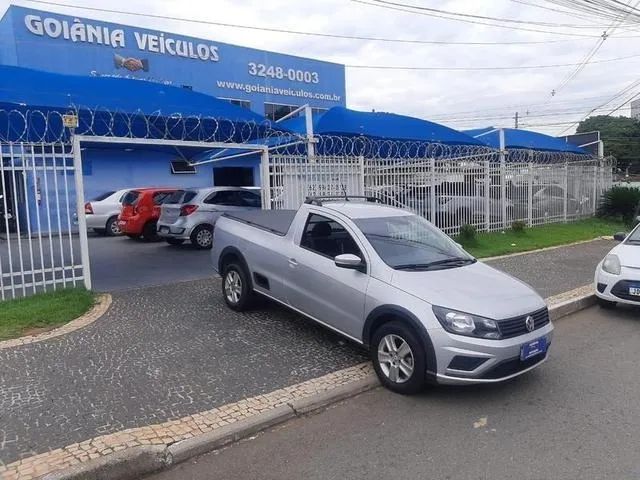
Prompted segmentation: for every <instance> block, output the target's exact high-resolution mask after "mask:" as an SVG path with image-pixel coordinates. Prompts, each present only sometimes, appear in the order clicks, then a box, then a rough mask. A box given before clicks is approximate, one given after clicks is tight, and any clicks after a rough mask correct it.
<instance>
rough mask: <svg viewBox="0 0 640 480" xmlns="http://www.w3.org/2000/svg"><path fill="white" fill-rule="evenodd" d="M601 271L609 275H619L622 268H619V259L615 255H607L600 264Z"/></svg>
mask: <svg viewBox="0 0 640 480" xmlns="http://www.w3.org/2000/svg"><path fill="white" fill-rule="evenodd" d="M602 270H604V271H605V272H607V273H610V274H611V275H620V272H621V271H622V268H621V267H620V259H619V258H618V256H617V255H613V254H611V255H607V256H606V257H605V259H604V261H603V262H602Z"/></svg>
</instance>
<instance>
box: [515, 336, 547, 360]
mask: <svg viewBox="0 0 640 480" xmlns="http://www.w3.org/2000/svg"><path fill="white" fill-rule="evenodd" d="M546 351H547V337H541V338H538V339H536V340H534V341H532V342H528V343H525V344H524V345H522V347H521V348H520V360H528V359H529V358H531V357H535V356H536V355H540V354H543V353H545V352H546Z"/></svg>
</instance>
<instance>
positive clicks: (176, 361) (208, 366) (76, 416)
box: [0, 241, 614, 464]
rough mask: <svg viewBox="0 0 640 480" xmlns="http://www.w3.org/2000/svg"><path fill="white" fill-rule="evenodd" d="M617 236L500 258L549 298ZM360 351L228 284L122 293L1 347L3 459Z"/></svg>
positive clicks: (287, 378)
mask: <svg viewBox="0 0 640 480" xmlns="http://www.w3.org/2000/svg"><path fill="white" fill-rule="evenodd" d="M613 244H614V243H613V242H610V241H596V242H592V243H588V244H582V245H576V246H572V247H566V248H560V249H555V250H549V251H546V252H542V253H532V254H528V255H524V256H519V257H510V258H506V259H499V260H495V261H492V262H490V263H491V264H492V265H493V266H496V267H498V268H502V269H504V270H505V271H507V272H509V273H512V274H514V275H515V276H519V277H521V278H523V280H525V281H528V282H529V283H531V284H532V285H533V286H534V287H535V288H537V289H538V290H539V291H540V292H541V293H542V294H543V295H544V296H545V297H548V296H550V295H555V294H559V293H562V292H565V291H567V290H570V289H572V288H574V287H577V286H582V285H585V284H588V283H590V282H591V278H592V275H593V269H594V268H595V265H596V264H597V263H598V262H599V261H600V259H601V258H602V256H603V255H604V254H605V253H606V251H607V250H608V249H609V248H611V246H612V245H613ZM365 359H366V355H365V352H363V351H362V350H361V349H360V348H358V347H356V346H354V345H353V344H351V343H349V342H347V341H345V340H343V339H342V338H341V337H338V336H337V335H335V334H333V333H331V332H329V331H327V330H325V329H323V328H321V327H319V326H317V325H315V324H313V323H311V322H308V321H306V320H305V319H303V318H301V317H300V316H299V315H296V314H293V313H291V312H289V311H286V310H284V309H282V308H280V307H277V306H275V305H273V304H268V303H266V304H265V305H264V307H262V308H261V309H258V310H255V311H253V312H250V313H247V314H237V313H234V312H231V311H230V310H229V309H228V308H227V307H226V306H225V305H224V302H223V301H222V298H221V296H220V294H219V281H218V280H215V281H212V280H200V281H193V282H186V283H181V284H177V285H170V286H161V287H153V288H146V289H140V290H131V291H126V292H117V293H115V294H114V295H113V305H112V308H111V309H110V311H109V312H108V313H107V314H106V315H105V316H104V317H103V318H102V319H100V320H98V321H97V322H95V323H94V324H92V325H90V326H88V327H86V328H84V329H82V330H79V331H76V332H74V333H71V334H69V335H66V336H63V337H58V338H56V339H53V340H51V341H45V342H41V343H35V344H30V345H25V346H23V347H16V348H11V349H7V350H0V365H2V367H3V368H2V369H0V463H5V464H8V463H11V462H14V461H16V460H18V459H20V458H24V457H27V456H31V455H34V454H38V453H42V452H47V451H49V450H52V449H55V448H59V447H63V446H65V445H69V444H71V443H75V442H81V441H84V440H87V439H90V438H93V437H96V436H99V435H104V434H107V433H112V432H117V431H120V430H123V429H127V428H132V427H141V426H145V425H151V424H157V423H161V422H164V421H166V420H171V419H176V418H180V417H184V416H187V415H193V414H195V413H198V412H202V411H204V410H208V409H212V408H214V407H217V406H222V405H225V404H228V403H231V402H236V401H239V400H241V399H244V398H247V397H253V396H256V395H261V394H266V393H268V392H272V391H273V390H276V389H280V388H284V387H287V386H290V385H295V384H299V383H301V382H304V381H306V380H310V379H313V378H316V377H319V376H322V375H326V374H328V373H331V372H334V371H336V370H339V369H343V368H346V367H350V366H353V365H357V364H359V363H361V362H363V361H365Z"/></svg>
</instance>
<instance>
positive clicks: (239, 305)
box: [222, 262, 255, 312]
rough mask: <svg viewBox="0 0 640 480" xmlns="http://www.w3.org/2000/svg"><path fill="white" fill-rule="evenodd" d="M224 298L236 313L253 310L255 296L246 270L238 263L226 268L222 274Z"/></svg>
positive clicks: (228, 265)
mask: <svg viewBox="0 0 640 480" xmlns="http://www.w3.org/2000/svg"><path fill="white" fill-rule="evenodd" d="M222 297H223V298H224V301H225V303H226V304H227V306H228V307H229V308H230V309H232V310H235V311H236V312H244V311H245V310H248V309H249V308H251V305H252V304H253V301H254V297H255V294H254V293H253V287H252V286H251V282H250V280H249V275H248V273H247V271H246V270H245V268H244V267H243V266H242V265H240V264H238V263H235V262H234V263H229V264H227V265H225V266H224V271H223V273H222Z"/></svg>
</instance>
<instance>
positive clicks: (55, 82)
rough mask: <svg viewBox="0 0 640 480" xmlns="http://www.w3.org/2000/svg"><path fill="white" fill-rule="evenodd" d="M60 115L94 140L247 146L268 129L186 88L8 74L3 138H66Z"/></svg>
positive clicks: (19, 71)
mask: <svg viewBox="0 0 640 480" xmlns="http://www.w3.org/2000/svg"><path fill="white" fill-rule="evenodd" d="M52 112H54V113H56V112H58V113H68V112H73V113H77V115H78V117H79V125H78V128H77V133H81V134H92V135H108V136H124V137H127V136H130V137H144V138H166V136H167V132H168V131H169V132H170V131H171V130H172V129H180V131H179V132H177V131H176V132H172V133H173V134H174V135H175V136H176V137H177V136H180V138H181V139H184V140H202V137H203V136H205V135H206V137H207V139H209V140H211V141H214V140H218V141H219V140H220V138H224V140H223V141H236V142H239V141H248V140H251V139H254V138H257V137H260V136H262V135H264V130H265V129H266V128H268V122H266V121H265V119H264V117H262V116H260V115H258V114H256V113H254V112H252V111H250V110H248V109H245V108H241V107H238V106H236V105H233V104H231V103H230V102H228V101H224V100H219V99H217V98H215V97H211V96H209V95H205V94H202V93H197V92H194V91H191V90H188V89H184V88H178V87H173V86H168V85H163V84H160V83H154V82H149V81H141V80H133V79H126V78H110V77H81V76H71V75H59V74H54V73H47V72H42V71H37V70H30V69H24V68H19V67H10V66H0V136H1V137H2V138H4V139H7V140H18V139H20V140H41V139H42V138H43V136H44V138H50V139H57V138H60V136H61V130H62V129H63V128H64V127H63V126H62V124H61V122H58V124H57V125H53V124H52V122H51V119H52V118H59V116H58V117H56V116H52V115H51V113H52ZM21 115H22V117H23V118H22V123H21V119H20V116H21ZM9 120H11V121H9ZM247 126H249V127H247ZM205 130H206V132H204V131H205ZM170 133H171V132H170ZM209 133H211V135H209Z"/></svg>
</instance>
